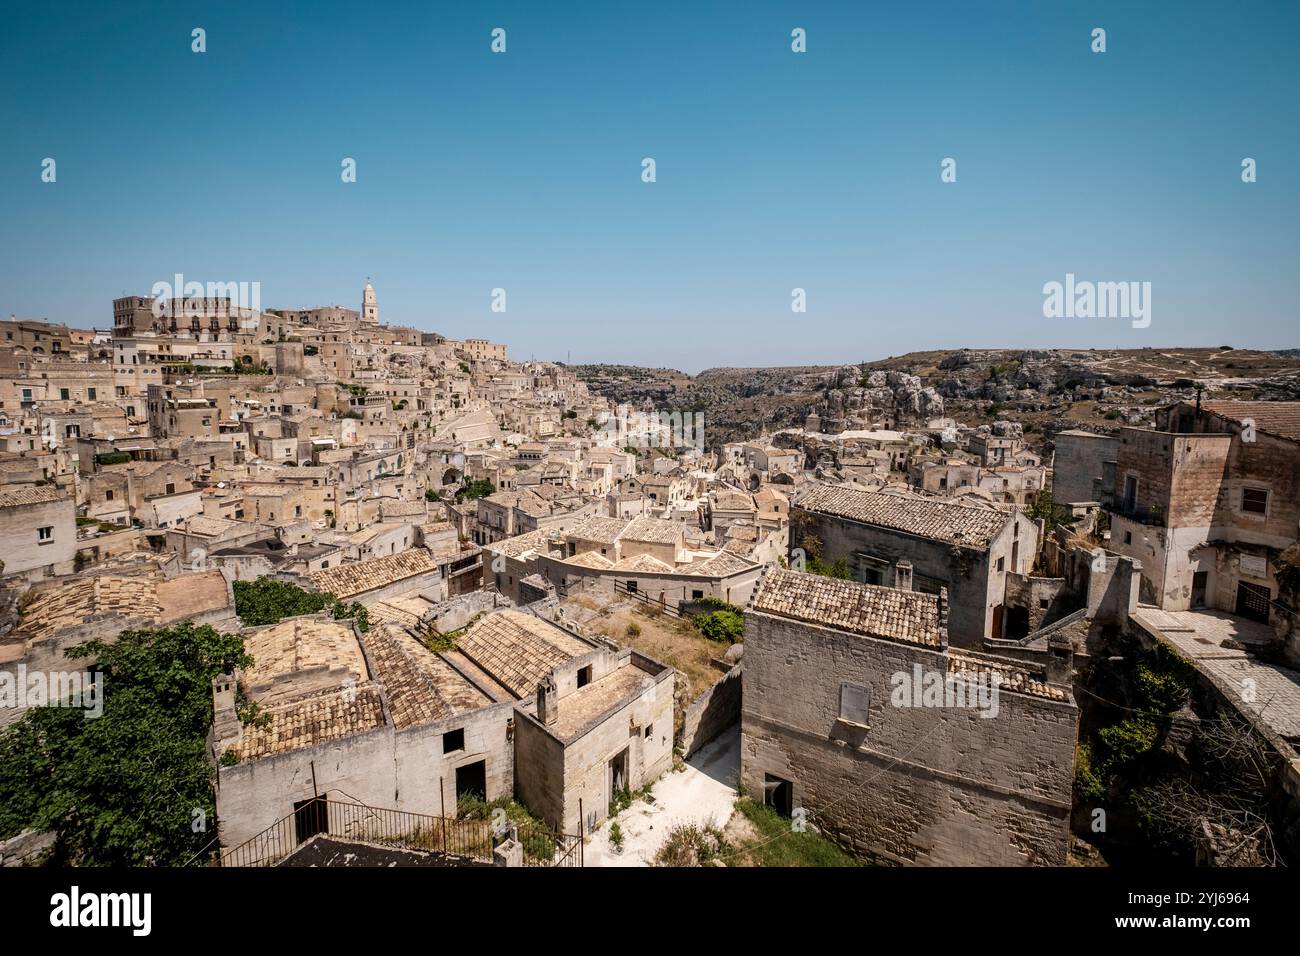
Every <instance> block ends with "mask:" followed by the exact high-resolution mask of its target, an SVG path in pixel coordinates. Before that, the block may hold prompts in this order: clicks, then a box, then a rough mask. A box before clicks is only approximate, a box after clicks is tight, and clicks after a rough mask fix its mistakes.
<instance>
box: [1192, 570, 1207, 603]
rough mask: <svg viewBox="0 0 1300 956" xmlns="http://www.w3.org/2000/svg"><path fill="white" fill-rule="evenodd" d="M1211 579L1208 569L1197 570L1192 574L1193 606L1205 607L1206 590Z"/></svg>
mask: <svg viewBox="0 0 1300 956" xmlns="http://www.w3.org/2000/svg"><path fill="white" fill-rule="evenodd" d="M1209 581H1210V573H1209V572H1208V571H1196V572H1194V573H1193V574H1192V607H1193V608H1201V607H1205V591H1206V588H1207V586H1208V585H1209Z"/></svg>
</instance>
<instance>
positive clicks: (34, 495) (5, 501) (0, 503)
mask: <svg viewBox="0 0 1300 956" xmlns="http://www.w3.org/2000/svg"><path fill="white" fill-rule="evenodd" d="M63 497H64V495H63V493H62V492H61V491H59V489H57V488H51V487H49V486H48V485H43V486H38V487H35V488H11V489H8V490H6V491H0V508H19V507H22V506H23V505H43V504H46V503H48V502H51V501H59V500H61V499H62V498H63Z"/></svg>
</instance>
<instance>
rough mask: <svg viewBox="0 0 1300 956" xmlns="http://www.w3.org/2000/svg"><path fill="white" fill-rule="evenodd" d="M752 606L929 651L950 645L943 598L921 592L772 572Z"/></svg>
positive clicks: (762, 583)
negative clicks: (941, 605)
mask: <svg viewBox="0 0 1300 956" xmlns="http://www.w3.org/2000/svg"><path fill="white" fill-rule="evenodd" d="M749 606H750V609H751V610H755V611H763V612H766V613H768V614H774V615H776V616H778V617H785V618H790V619H792V620H796V621H806V622H808V623H810V624H820V625H823V626H825V627H830V628H834V629H835V630H838V631H848V632H849V633H851V634H863V635H866V636H868V637H880V638H885V639H887V640H892V641H902V642H904V643H908V644H921V645H925V646H927V647H943V646H944V645H946V644H947V635H946V633H945V630H944V628H943V627H942V626H941V624H940V615H939V599H938V598H937V597H936V596H935V595H933V594H924V593H922V592H919V591H904V590H900V589H898V588H882V587H877V586H875V585H873V584H859V583H857V582H856V581H842V580H838V579H835V578H827V577H822V576H821V575H817V574H801V573H799V572H797V571H781V570H777V569H772V570H770V571H768V572H767V574H765V575H764V576H763V580H762V581H761V582H760V583H759V586H758V590H757V591H756V592H755V594H754V598H753V600H752V601H751V602H750V605H749Z"/></svg>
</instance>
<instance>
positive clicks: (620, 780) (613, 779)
mask: <svg viewBox="0 0 1300 956" xmlns="http://www.w3.org/2000/svg"><path fill="white" fill-rule="evenodd" d="M608 775H609V802H610V805H611V806H613V804H614V799H615V797H617V796H618V794H620V793H622V792H623V791H624V790H627V789H629V788H630V785H629V784H628V779H627V749H626V748H624V749H623V750H621V751H619V753H618V756H617V757H614V758H613V759H611V760H610V762H609V770H608Z"/></svg>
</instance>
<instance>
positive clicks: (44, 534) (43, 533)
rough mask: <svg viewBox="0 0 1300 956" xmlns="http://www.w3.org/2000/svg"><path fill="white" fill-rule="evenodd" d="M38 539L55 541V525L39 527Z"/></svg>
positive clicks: (37, 530)
mask: <svg viewBox="0 0 1300 956" xmlns="http://www.w3.org/2000/svg"><path fill="white" fill-rule="evenodd" d="M36 540H37V541H53V540H54V527H53V526H52V525H50V526H47V527H44V528H37V529H36Z"/></svg>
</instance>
